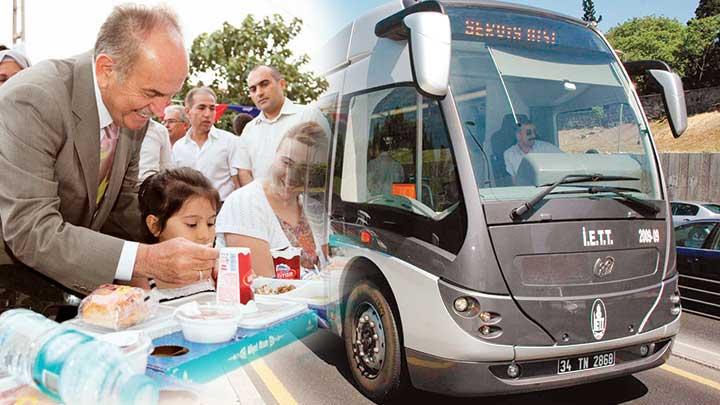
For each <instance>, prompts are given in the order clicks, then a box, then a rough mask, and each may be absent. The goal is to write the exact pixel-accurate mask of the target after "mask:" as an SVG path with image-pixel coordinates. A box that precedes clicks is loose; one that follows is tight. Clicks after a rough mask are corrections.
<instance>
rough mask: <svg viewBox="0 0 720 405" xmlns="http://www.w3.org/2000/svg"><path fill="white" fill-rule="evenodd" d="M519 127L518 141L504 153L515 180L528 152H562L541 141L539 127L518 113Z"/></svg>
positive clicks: (506, 165) (508, 170)
mask: <svg viewBox="0 0 720 405" xmlns="http://www.w3.org/2000/svg"><path fill="white" fill-rule="evenodd" d="M517 118H518V124H520V126H519V127H518V129H517V131H515V139H516V140H517V143H515V145H513V146H511V147H509V148H508V149H507V150H505V152H504V153H503V157H504V158H505V168H506V170H507V172H508V173H509V174H510V175H511V176H512V177H513V180H515V176H516V175H517V171H518V167H520V162H522V160H523V158H524V157H525V155H527V154H528V153H561V152H562V151H561V150H560V149H559V148H558V147H557V146H555V145H553V144H551V143H549V142H545V141H541V140H539V139H536V138H537V128H535V124H533V123H532V121H530V120H529V119H528V118H527V117H526V116H524V115H518V116H517Z"/></svg>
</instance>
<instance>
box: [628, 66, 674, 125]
mask: <svg viewBox="0 0 720 405" xmlns="http://www.w3.org/2000/svg"><path fill="white" fill-rule="evenodd" d="M623 65H624V66H625V70H626V71H627V72H628V74H629V75H630V76H639V75H644V74H647V75H648V76H650V77H651V78H652V80H655V81H656V82H657V83H658V84H659V85H660V87H662V94H661V96H662V100H663V104H665V115H667V117H668V123H669V124H670V131H672V134H673V136H674V137H675V138H679V137H680V135H682V133H683V132H685V130H686V129H687V108H686V107H685V91H684V90H683V85H682V80H680V76H678V74H677V73H675V72H673V71H672V69H670V66H668V64H667V63H665V62H663V61H659V60H634V61H629V62H625V63H623Z"/></svg>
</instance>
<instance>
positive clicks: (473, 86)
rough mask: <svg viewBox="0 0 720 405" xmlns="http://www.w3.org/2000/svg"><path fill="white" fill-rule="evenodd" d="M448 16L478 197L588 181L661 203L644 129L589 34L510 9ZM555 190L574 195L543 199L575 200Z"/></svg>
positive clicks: (455, 90)
mask: <svg viewBox="0 0 720 405" xmlns="http://www.w3.org/2000/svg"><path fill="white" fill-rule="evenodd" d="M447 12H448V15H449V16H450V20H451V26H452V65H451V66H452V67H451V78H450V84H451V91H452V94H453V97H454V100H455V103H456V105H457V108H458V112H459V114H460V119H461V122H462V126H463V130H464V131H465V139H466V141H467V144H468V148H469V150H470V152H471V159H472V163H473V170H474V173H475V178H476V181H477V185H478V188H479V191H480V195H481V197H482V198H483V199H484V200H518V199H527V198H528V197H531V196H532V195H534V194H536V193H537V191H538V187H540V186H542V185H545V184H551V183H554V182H555V181H558V180H559V179H562V178H563V177H564V176H567V175H588V174H597V175H602V176H614V177H615V178H617V177H623V178H624V179H623V180H622V181H609V182H600V183H601V184H602V185H603V186H617V187H622V188H623V189H624V190H626V191H627V192H628V193H630V194H632V196H633V197H635V198H640V199H648V200H657V199H660V191H659V190H660V188H659V182H658V174H657V170H656V165H655V162H654V154H653V150H652V143H651V140H650V134H649V131H648V128H647V127H646V124H645V122H644V121H643V119H642V116H641V112H640V109H639V107H638V105H637V103H636V102H635V99H634V98H633V96H632V93H631V91H630V88H631V87H630V86H631V83H629V82H628V81H627V80H626V79H625V76H624V75H623V73H622V70H621V68H620V66H619V65H618V63H617V62H616V60H615V58H614V55H613V54H612V50H611V49H609V48H608V46H607V45H606V44H605V43H604V42H603V40H602V38H601V37H600V36H599V35H598V34H596V33H595V32H593V31H592V30H590V29H589V28H587V27H584V26H582V25H579V24H574V23H572V22H569V21H563V20H560V19H552V18H547V17H541V16H536V15H530V14H522V13H518V12H508V11H498V10H491V9H483V8H475V7H449V8H448V10H447ZM558 189H559V190H563V189H565V190H566V191H567V190H571V189H574V190H577V191H578V193H562V192H559V193H557V194H555V195H549V196H548V198H568V197H574V198H577V197H578V196H582V190H581V188H580V189H579V188H578V187H577V185H575V186H574V187H570V186H567V187H566V186H561V187H559V188H558ZM587 195H588V196H589V195H590V194H587ZM607 195H608V196H612V194H610V193H608V194H607ZM594 196H595V197H597V194H595V195H594Z"/></svg>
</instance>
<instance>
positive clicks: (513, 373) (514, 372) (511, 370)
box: [507, 363, 520, 378]
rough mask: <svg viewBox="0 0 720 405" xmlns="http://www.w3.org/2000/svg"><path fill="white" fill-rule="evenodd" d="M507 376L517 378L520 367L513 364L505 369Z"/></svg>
mask: <svg viewBox="0 0 720 405" xmlns="http://www.w3.org/2000/svg"><path fill="white" fill-rule="evenodd" d="M507 375H508V377H510V378H518V377H519V376H520V366H518V365H517V364H515V363H513V364H511V365H509V366H508V368H507Z"/></svg>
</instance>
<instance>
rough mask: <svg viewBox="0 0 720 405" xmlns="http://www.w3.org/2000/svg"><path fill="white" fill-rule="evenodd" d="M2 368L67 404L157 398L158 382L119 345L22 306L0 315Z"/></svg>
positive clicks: (119, 402) (20, 380) (153, 401)
mask: <svg viewBox="0 0 720 405" xmlns="http://www.w3.org/2000/svg"><path fill="white" fill-rule="evenodd" d="M0 371H5V372H7V373H8V374H10V375H12V376H13V377H15V378H16V379H17V380H18V381H19V382H21V383H24V384H33V385H35V386H36V387H37V388H38V389H40V391H42V392H43V393H45V394H47V395H48V396H50V397H52V398H53V399H56V400H62V401H63V402H65V403H68V404H98V403H101V402H105V403H110V404H135V403H142V404H146V403H157V401H158V389H157V386H156V384H155V383H154V382H153V381H152V380H151V379H150V378H148V377H147V376H145V375H144V374H137V373H134V372H133V371H132V369H131V368H130V365H129V364H128V363H127V360H126V359H125V357H124V356H123V354H122V352H121V351H120V349H119V348H118V347H116V346H113V345H112V344H108V343H106V342H101V341H98V340H95V339H94V338H93V337H91V336H89V335H86V334H84V333H82V332H79V331H76V330H74V329H71V328H67V327H64V326H62V325H60V324H58V323H57V322H54V321H52V320H49V319H47V318H45V317H43V316H42V315H40V314H37V313H35V312H32V311H29V310H25V309H15V310H10V311H6V312H4V313H3V314H2V315H0Z"/></svg>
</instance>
